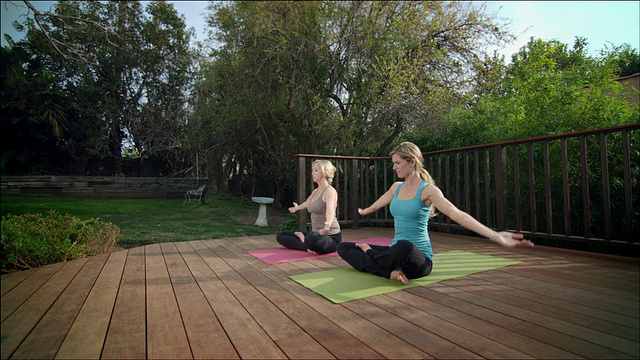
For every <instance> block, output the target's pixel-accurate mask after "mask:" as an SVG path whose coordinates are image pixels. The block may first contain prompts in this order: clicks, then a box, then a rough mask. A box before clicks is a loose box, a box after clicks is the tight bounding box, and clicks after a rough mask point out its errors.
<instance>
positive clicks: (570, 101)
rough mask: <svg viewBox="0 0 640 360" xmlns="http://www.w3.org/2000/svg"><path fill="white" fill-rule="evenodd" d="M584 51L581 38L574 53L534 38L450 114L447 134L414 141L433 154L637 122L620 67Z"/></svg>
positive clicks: (421, 136)
mask: <svg viewBox="0 0 640 360" xmlns="http://www.w3.org/2000/svg"><path fill="white" fill-rule="evenodd" d="M586 46H587V43H586V40H584V39H581V38H577V39H576V41H575V43H574V45H573V47H572V48H570V47H568V46H567V45H565V44H563V43H561V42H559V41H557V40H551V41H543V40H541V39H533V38H532V39H531V40H530V41H529V43H528V44H527V45H526V46H524V47H523V48H521V49H520V51H519V52H518V53H516V54H514V56H513V59H512V62H511V63H510V64H509V65H506V66H503V67H495V68H494V69H493V70H492V71H491V73H489V74H488V75H487V77H486V79H485V83H483V84H482V85H483V86H482V88H479V89H478V90H479V91H477V92H476V93H475V94H474V97H473V98H470V99H469V102H470V104H471V106H465V107H460V108H458V109H456V110H454V111H452V112H451V113H450V114H449V121H450V123H449V125H448V126H447V127H446V129H445V130H444V131H443V132H441V133H439V134H437V136H433V134H432V133H430V132H429V133H420V134H414V141H416V143H419V144H421V145H422V146H421V148H423V149H424V150H429V149H433V150H435V149H442V148H443V147H446V148H455V147H462V146H469V145H478V144H486V143H492V142H500V141H507V140H513V139H525V138H531V137H537V136H544V135H551V134H562V133H567V132H572V131H578V130H589V129H597V128H606V127H611V126H616V125H624V124H632V123H637V121H638V118H639V116H640V115H639V111H638V104H637V103H636V104H634V105H631V106H630V105H629V103H628V102H627V101H626V98H625V97H624V96H623V94H622V93H621V86H620V84H618V83H617V82H615V81H613V79H614V78H616V76H617V75H616V71H618V69H619V66H618V65H617V64H618V63H617V62H615V61H613V60H612V57H604V58H599V59H598V58H592V57H590V56H588V55H587V54H586V49H587V47H586Z"/></svg>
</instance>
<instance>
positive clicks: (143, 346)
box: [102, 246, 147, 359]
mask: <svg viewBox="0 0 640 360" xmlns="http://www.w3.org/2000/svg"><path fill="white" fill-rule="evenodd" d="M123 252H125V253H126V255H127V258H126V263H125V266H124V270H123V273H122V279H121V281H120V288H119V291H118V296H117V297H116V302H115V307H114V309H113V315H112V316H111V323H110V324H109V330H108V331H107V335H106V338H105V342H104V347H103V349H102V357H103V358H105V359H143V358H146V357H147V330H146V322H147V317H146V289H145V284H146V281H145V277H146V265H145V256H144V252H145V248H144V247H143V246H141V247H137V248H133V249H130V250H128V251H127V250H125V251H123Z"/></svg>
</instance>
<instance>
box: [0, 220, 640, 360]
mask: <svg viewBox="0 0 640 360" xmlns="http://www.w3.org/2000/svg"><path fill="white" fill-rule="evenodd" d="M392 233H393V230H392V229H387V228H366V229H358V230H351V229H346V230H344V231H343V238H344V239H345V240H347V241H348V240H357V239H362V238H367V237H380V236H392ZM432 240H433V245H434V249H435V251H436V254H438V253H442V252H446V251H451V250H455V249H463V250H467V251H475V252H478V253H482V254H488V255H495V256H502V257H507V258H510V259H517V260H519V261H521V263H520V264H518V265H514V266H509V267H504V268H500V269H495V270H491V271H487V272H481V273H477V274H473V275H469V276H465V277H461V278H456V279H450V280H446V281H442V282H439V283H435V284H430V285H426V286H421V287H417V288H411V289H405V290H400V291H396V292H391V293H387V294H382V295H377V296H372V297H368V298H365V299H360V300H354V301H351V302H346V303H342V304H334V303H332V302H330V301H328V300H326V299H325V298H324V297H322V296H320V295H318V294H316V293H314V292H312V291H310V290H309V289H307V288H305V287H303V286H301V285H300V284H298V283H297V282H295V281H293V280H291V279H290V278H289V276H290V275H294V274H302V273H307V272H315V271H322V270H326V269H335V268H340V267H348V264H346V263H345V262H344V261H343V260H342V259H341V258H340V257H338V256H333V257H327V258H320V259H309V260H306V261H297V262H291V263H282V264H276V265H269V264H266V263H264V262H262V261H261V260H259V259H257V258H255V257H253V256H250V255H248V254H247V253H246V252H247V251H249V250H256V249H268V248H273V247H279V246H280V245H279V244H277V242H276V241H275V235H264V236H255V237H243V238H234V239H216V240H202V241H191V242H184V243H163V244H156V245H149V246H145V247H139V248H134V249H129V250H123V251H121V252H115V253H112V254H109V255H103V256H101V257H94V258H90V259H82V260H75V261H70V262H68V263H61V264H55V265H53V266H46V267H43V268H40V269H34V270H29V271H25V272H23V273H20V274H17V275H19V276H17V275H15V274H8V275H3V276H2V298H1V300H2V303H1V305H2V316H3V321H2V349H1V352H0V359H8V358H24V357H28V358H36V357H37V358H43V359H47V358H54V357H58V358H80V357H82V358H105V359H107V358H109V359H111V358H123V359H124V358H129V359H133V358H136V359H137V358H172V359H173V358H261V359H263V358H340V359H342V358H563V359H578V358H619V359H634V358H638V357H640V351H639V350H638V349H639V348H640V345H639V342H638V336H639V333H640V330H639V328H640V324H639V321H638V312H639V310H638V308H639V306H638V305H639V296H638V289H639V285H638V279H639V274H640V271H639V269H640V261H639V260H638V259H629V258H620V257H615V256H608V255H598V254H585V253H581V252H578V251H565V250H554V249H547V248H544V247H536V248H534V249H506V248H502V247H499V246H496V245H495V244H492V243H490V242H488V241H486V240H483V239H478V238H469V237H464V236H458V235H447V234H441V233H432ZM435 266H436V267H437V257H436V265H435ZM101 344H102V348H101V349H100V347H101ZM100 351H101V352H100Z"/></svg>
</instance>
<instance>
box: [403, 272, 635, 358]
mask: <svg viewBox="0 0 640 360" xmlns="http://www.w3.org/2000/svg"><path fill="white" fill-rule="evenodd" d="M456 285H458V286H456ZM430 288H431V289H433V290H435V291H439V292H442V293H445V294H447V295H450V296H452V297H455V298H458V299H461V300H464V301H467V302H470V303H472V304H474V305H477V306H478V307H480V308H483V310H486V309H490V310H491V311H492V312H490V313H487V312H484V314H485V316H487V317H486V318H484V319H485V320H487V321H491V322H494V323H495V324H497V325H500V326H508V327H509V328H511V329H512V330H513V331H516V332H518V333H520V334H523V335H529V336H531V337H533V338H535V339H537V340H540V341H543V342H546V343H548V344H550V345H553V346H556V347H558V348H561V349H565V350H567V351H569V352H572V353H574V354H577V355H579V356H582V357H585V358H617V359H627V358H630V356H629V355H627V354H625V353H624V352H621V351H617V350H614V349H610V348H607V347H604V346H600V345H597V344H593V343H591V342H589V341H587V340H584V339H582V338H581V337H574V336H570V335H567V334H565V333H563V332H562V331H559V330H557V329H554V328H553V327H548V326H551V325H550V324H545V323H542V324H540V323H539V322H538V321H537V319H536V316H535V314H531V313H527V312H525V311H523V310H524V309H522V308H520V307H514V306H506V305H504V304H503V303H502V302H499V301H495V300H492V299H487V298H485V297H482V296H479V295H477V294H476V293H474V292H473V291H472V290H473V289H469V288H465V286H464V285H460V284H456V283H455V280H450V281H447V282H446V284H445V282H443V283H441V284H438V285H436V286H432V287H430ZM422 289H423V288H419V290H422ZM412 290H414V289H412ZM479 312H480V311H479ZM501 315H504V317H503V316H501ZM505 320H506V323H502V322H500V321H505ZM496 321H498V322H496Z"/></svg>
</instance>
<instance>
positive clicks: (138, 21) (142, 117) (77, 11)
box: [24, 1, 192, 173]
mask: <svg viewBox="0 0 640 360" xmlns="http://www.w3.org/2000/svg"><path fill="white" fill-rule="evenodd" d="M25 26H26V28H27V29H28V32H27V38H26V40H25V42H24V43H25V46H29V47H30V48H31V51H32V52H33V53H34V54H35V56H37V57H38V58H39V59H40V61H42V62H43V64H45V66H46V67H47V68H48V69H50V71H51V72H52V73H54V74H56V76H58V77H59V78H60V79H61V80H60V81H61V86H62V87H63V89H64V91H65V93H66V94H67V95H68V97H69V98H70V99H73V100H72V101H71V102H70V106H71V107H72V110H71V111H70V114H73V116H74V117H73V118H72V119H71V123H72V125H70V126H71V128H73V129H74V130H75V131H77V132H70V133H68V137H67V138H65V141H64V142H63V146H65V148H66V149H67V150H68V151H70V152H71V153H72V154H73V157H74V159H76V161H77V163H78V164H77V172H78V173H83V172H84V164H85V163H86V161H87V160H88V159H89V158H91V157H96V156H98V157H111V158H114V159H119V158H120V157H121V156H122V153H123V148H122V146H123V143H124V144H125V145H128V146H130V147H133V148H135V149H136V150H137V151H136V153H137V154H140V156H141V158H144V156H145V154H149V155H151V156H164V157H167V158H169V159H173V158H175V157H176V156H179V155H176V154H175V152H176V150H175V149H177V148H178V147H179V144H180V142H182V141H184V140H183V139H182V138H181V134H182V131H181V127H182V126H184V123H185V120H184V117H185V115H184V113H185V106H184V105H185V103H186V90H187V85H188V84H189V81H190V79H191V78H190V73H189V68H190V66H191V61H192V57H191V54H190V53H189V40H190V38H191V36H192V30H189V31H187V30H186V29H185V23H184V19H183V18H181V17H180V16H178V14H177V13H176V11H175V9H173V6H172V5H170V4H167V3H166V2H164V1H158V2H155V1H154V2H151V3H149V5H148V6H147V8H146V11H144V10H143V8H142V5H141V3H140V2H138V1H109V2H66V1H65V2H59V3H58V4H57V5H56V6H55V8H54V11H53V12H52V13H36V15H35V20H33V19H31V20H29V21H27V23H26V25H25ZM116 172H118V171H117V170H116Z"/></svg>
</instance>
